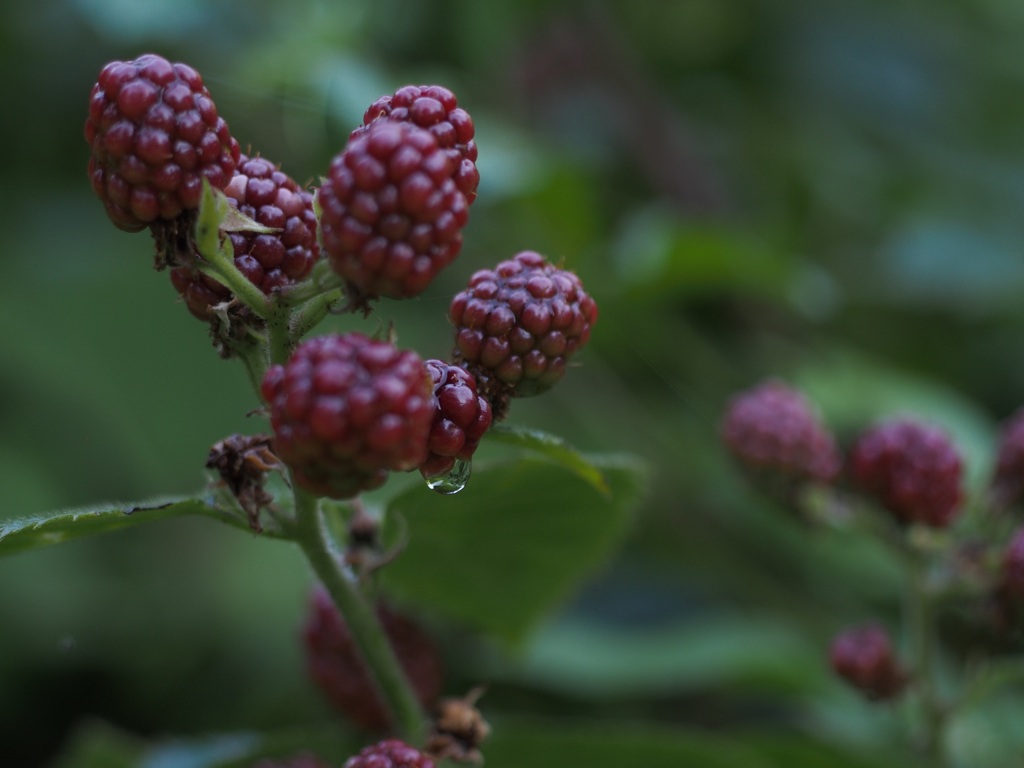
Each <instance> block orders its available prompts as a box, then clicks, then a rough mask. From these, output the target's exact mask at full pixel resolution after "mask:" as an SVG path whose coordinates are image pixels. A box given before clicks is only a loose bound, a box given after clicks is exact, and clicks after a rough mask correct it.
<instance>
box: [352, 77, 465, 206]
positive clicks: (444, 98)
mask: <svg viewBox="0 0 1024 768" xmlns="http://www.w3.org/2000/svg"><path fill="white" fill-rule="evenodd" d="M380 119H385V120H396V121H405V122H409V123H412V124H413V125H417V126H419V127H420V128H426V129H427V130H429V131H430V132H431V133H432V134H433V136H434V138H435V139H437V144H438V146H439V147H441V149H443V150H445V152H447V153H448V155H449V156H450V157H451V158H452V162H453V164H454V167H455V169H456V170H455V186H457V187H458V188H459V191H460V192H462V194H463V195H465V196H466V203H467V204H472V202H473V201H474V200H475V199H476V189H477V186H478V185H479V183H480V172H479V171H478V170H477V168H476V158H477V149H476V141H474V138H473V136H474V133H475V131H474V128H473V119H472V118H471V117H470V116H469V113H468V112H466V110H464V109H462V108H461V107H460V106H459V105H458V101H457V100H456V98H455V94H453V93H452V92H451V91H449V90H448V89H447V88H444V87H442V86H440V85H407V86H405V87H404V88H399V89H398V90H397V91H395V93H394V94H393V95H391V96H381V97H380V98H379V99H377V100H376V101H375V102H373V104H371V105H370V106H369V108H368V109H367V110H366V112H365V113H364V114H363V125H361V126H360V127H359V128H356V129H355V130H354V131H353V132H352V138H354V137H356V136H358V135H360V134H362V133H364V132H365V131H366V129H367V126H369V125H371V124H372V123H374V122H375V121H377V120H380Z"/></svg>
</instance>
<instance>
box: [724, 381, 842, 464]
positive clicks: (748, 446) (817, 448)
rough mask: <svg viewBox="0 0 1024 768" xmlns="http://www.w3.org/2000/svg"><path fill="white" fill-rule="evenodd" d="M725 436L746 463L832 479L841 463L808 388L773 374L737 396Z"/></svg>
mask: <svg viewBox="0 0 1024 768" xmlns="http://www.w3.org/2000/svg"><path fill="white" fill-rule="evenodd" d="M720 432H721V436H722V441H723V442H724V443H725V446H726V448H728V449H729V452H730V453H731V454H732V455H733V457H734V458H735V459H736V460H737V461H738V462H739V463H740V464H741V465H742V466H743V467H745V468H747V469H749V470H753V471H754V472H757V473H775V474H779V475H784V476H787V477H790V478H793V479H797V480H816V481H819V482H830V481H831V480H833V479H834V478H835V477H836V475H837V474H839V469H840V465H841V459H840V456H839V450H838V448H837V447H836V442H835V439H834V438H833V437H832V434H831V433H830V432H829V431H828V430H827V429H826V428H825V426H824V425H823V424H822V423H821V420H820V419H819V417H818V414H817V413H816V412H815V410H814V408H813V406H812V405H811V403H810V402H809V401H808V400H807V398H806V397H805V396H804V394H803V393H802V392H800V391H798V390H796V389H793V388H792V387H789V386H787V385H785V384H783V383H782V382H780V381H775V380H770V381H766V382H763V383H761V384H758V385H757V386H755V387H753V388H752V389H748V390H746V391H744V392H740V393H738V394H736V395H734V396H733V397H732V399H731V400H730V401H729V404H728V405H727V407H726V410H725V415H724V417H723V418H722V423H721V427H720Z"/></svg>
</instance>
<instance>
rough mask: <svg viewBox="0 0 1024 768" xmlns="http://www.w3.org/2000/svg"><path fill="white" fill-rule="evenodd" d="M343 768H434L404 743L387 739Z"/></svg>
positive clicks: (370, 747) (427, 760) (420, 753)
mask: <svg viewBox="0 0 1024 768" xmlns="http://www.w3.org/2000/svg"><path fill="white" fill-rule="evenodd" d="M344 768H434V761H433V760H431V759H430V758H429V757H428V756H427V755H425V754H423V753H422V752H420V751H419V750H418V749H415V748H414V747H410V746H409V745H408V744H406V743H405V742H404V741H399V740H398V739H387V740H385V741H382V742H380V743H378V744H373V745H372V746H369V747H366V748H365V749H364V750H363V751H362V752H360V753H359V754H358V755H356V756H354V757H350V758H349V759H348V760H346V761H345V765H344Z"/></svg>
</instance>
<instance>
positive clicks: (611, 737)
mask: <svg viewBox="0 0 1024 768" xmlns="http://www.w3.org/2000/svg"><path fill="white" fill-rule="evenodd" d="M484 756H485V758H486V760H487V766H488V768H522V767H523V766H530V768H548V767H549V766H550V768H567V767H571V768H576V766H580V767H581V768H582V766H586V768H605V767H607V768H622V766H643V768H681V767H683V766H693V767H694V768H698V767H699V768H718V767H719V766H721V767H722V768H776V767H777V768H822V766H828V768H911V766H914V765H917V764H916V763H915V762H913V761H912V760H910V759H908V758H907V756H906V755H904V754H899V753H896V752H894V751H893V750H886V751H885V752H884V753H882V752H880V751H879V750H877V749H875V750H873V751H872V752H871V753H869V754H864V753H861V752H857V751H853V750H850V749H846V748H843V747H838V746H831V745H828V744H823V743H821V742H819V741H816V740H814V739H811V738H809V737H807V736H803V735H800V734H781V733H773V734H769V735H763V734H760V733H751V732H743V731H725V732H710V731H700V730H697V729H694V728H664V727H662V728H655V727H649V726H648V727H641V726H631V725H624V724H619V723H600V724H598V723H594V724H591V725H586V726H585V725H580V724H578V723H573V724H566V723H562V722H558V721H539V720H529V721H528V720H511V721H506V720H501V719H496V721H495V723H494V733H493V736H492V737H491V739H490V740H489V741H488V742H486V743H485V745H484Z"/></svg>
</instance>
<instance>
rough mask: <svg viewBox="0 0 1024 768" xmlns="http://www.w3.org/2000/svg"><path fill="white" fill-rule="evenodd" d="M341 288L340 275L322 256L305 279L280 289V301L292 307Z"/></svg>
mask: <svg viewBox="0 0 1024 768" xmlns="http://www.w3.org/2000/svg"><path fill="white" fill-rule="evenodd" d="M341 288H342V282H341V277H340V276H339V275H338V273H337V272H335V271H334V269H333V268H332V267H331V263H330V261H329V260H328V259H327V258H326V257H324V258H321V259H320V260H319V261H317V263H316V264H315V265H314V266H313V270H312V271H311V272H310V273H309V276H308V277H306V279H305V280H303V281H302V282H301V283H296V284H295V285H292V286H289V287H288V288H285V289H284V290H283V291H281V295H280V301H281V302H282V303H283V304H287V305H288V306H290V307H294V306H296V305H297V304H303V303H305V302H307V301H309V300H310V299H313V298H316V297H317V296H320V295H321V294H324V293H332V292H334V291H339V290H341Z"/></svg>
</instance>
